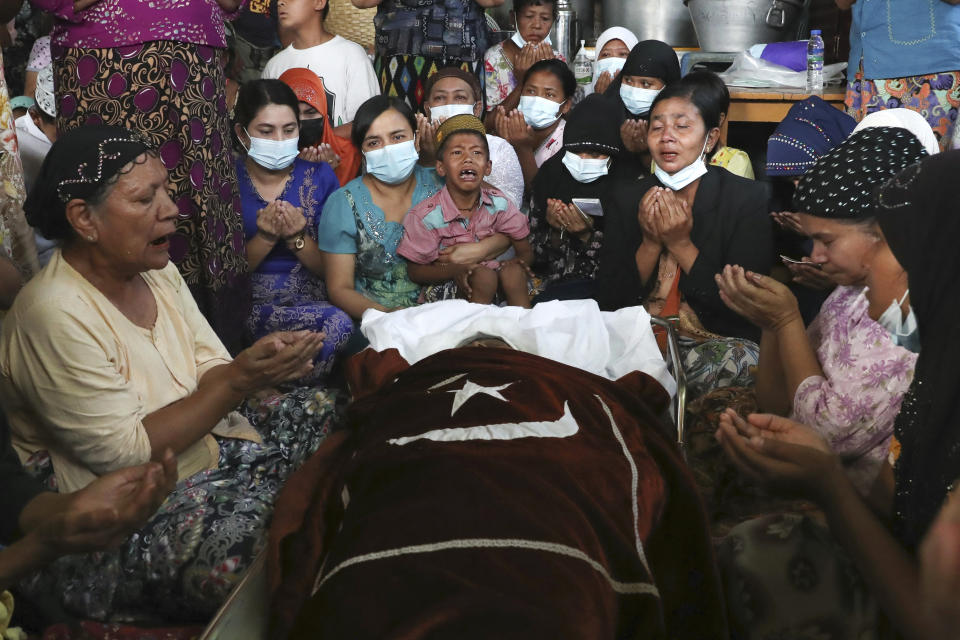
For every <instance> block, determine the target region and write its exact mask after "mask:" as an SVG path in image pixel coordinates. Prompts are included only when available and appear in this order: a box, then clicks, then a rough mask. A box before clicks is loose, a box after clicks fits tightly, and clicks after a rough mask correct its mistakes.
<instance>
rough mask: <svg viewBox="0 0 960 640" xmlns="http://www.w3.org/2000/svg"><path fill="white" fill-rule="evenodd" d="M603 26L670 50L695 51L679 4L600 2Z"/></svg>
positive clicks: (675, 0)
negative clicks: (632, 34)
mask: <svg viewBox="0 0 960 640" xmlns="http://www.w3.org/2000/svg"><path fill="white" fill-rule="evenodd" d="M603 24H604V25H605V26H607V27H626V28H627V29H630V30H631V31H633V33H634V34H636V36H637V37H638V38H640V40H641V41H643V40H662V41H663V42H666V43H667V44H669V45H670V46H671V47H696V46H697V34H696V33H695V32H694V30H693V23H692V22H691V21H690V12H689V11H687V8H686V7H685V6H683V2H681V0H603Z"/></svg>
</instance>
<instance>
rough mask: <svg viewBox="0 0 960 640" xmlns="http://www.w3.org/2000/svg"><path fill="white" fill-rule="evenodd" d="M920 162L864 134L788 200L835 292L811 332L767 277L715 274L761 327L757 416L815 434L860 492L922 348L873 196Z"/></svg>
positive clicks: (880, 135) (894, 133)
mask: <svg viewBox="0 0 960 640" xmlns="http://www.w3.org/2000/svg"><path fill="white" fill-rule="evenodd" d="M926 155H927V152H926V151H925V150H924V149H923V146H922V145H921V144H920V142H919V141H918V140H917V139H916V137H914V136H913V134H911V133H910V132H908V131H906V130H904V129H894V128H886V127H884V128H876V129H869V130H867V131H863V132H860V133H857V134H854V135H853V136H851V137H850V138H848V139H847V140H846V141H844V142H843V143H841V144H840V145H839V146H838V147H837V148H836V149H834V150H833V151H831V152H830V153H828V154H827V155H825V156H823V157H822V158H820V160H818V161H817V163H816V164H815V165H814V166H813V168H812V169H811V170H810V171H809V172H808V173H807V174H806V175H805V176H804V177H803V178H802V179H801V180H800V185H799V187H798V190H797V196H796V199H795V202H796V208H797V209H798V211H799V212H800V213H799V214H798V217H799V218H800V224H801V225H802V227H803V229H804V231H805V232H806V234H807V235H809V236H810V237H811V238H812V239H813V252H812V256H811V259H812V261H813V263H814V264H816V265H819V267H820V268H821V269H822V270H823V271H824V273H826V274H827V275H828V276H829V277H830V278H831V279H832V280H833V281H834V282H836V283H837V284H838V285H839V286H838V287H837V289H836V290H834V292H833V293H832V294H831V295H830V297H828V298H827V300H826V301H825V302H824V303H823V306H822V307H821V309H820V313H819V314H818V315H817V317H816V318H815V319H814V321H813V323H812V324H811V325H810V327H809V328H805V327H804V323H803V319H802V318H801V316H800V313H799V310H798V308H797V301H796V298H794V296H793V294H792V293H790V290H789V289H788V288H787V287H786V286H785V285H783V284H781V283H779V282H777V281H776V280H774V279H773V278H769V277H766V276H762V275H759V274H755V273H751V272H749V271H744V270H743V269H741V268H740V267H737V266H729V265H728V266H727V267H726V268H725V269H724V272H723V274H722V275H719V276H718V277H717V280H718V283H719V285H720V294H721V297H722V298H723V300H724V302H725V303H726V304H727V305H728V306H729V307H730V308H731V309H732V310H734V311H736V312H737V313H739V314H741V315H743V316H744V317H746V318H748V319H749V320H750V321H751V322H753V323H754V324H756V325H757V326H759V327H760V328H761V329H762V334H761V335H762V337H761V339H760V362H759V366H758V370H757V375H756V381H757V383H756V384H757V403H758V405H759V407H760V409H761V410H762V411H766V412H769V413H776V414H778V415H790V416H791V417H792V418H794V419H796V420H799V421H801V422H806V423H807V424H810V425H811V426H813V427H814V428H816V429H818V430H819V432H820V433H821V434H822V435H823V437H824V438H826V439H827V440H828V441H829V442H830V444H831V446H832V447H833V448H834V450H836V451H837V453H839V454H841V455H843V456H844V459H845V462H846V465H847V468H848V470H849V473H850V475H851V479H852V480H853V482H854V483H855V484H856V485H857V487H858V488H859V489H860V491H861V493H863V494H864V495H866V494H868V493H869V492H870V490H871V488H872V486H873V484H874V483H875V482H876V480H877V477H878V473H879V469H880V467H881V465H882V464H883V461H884V460H886V457H887V452H888V451H889V447H890V437H891V435H892V433H893V421H894V418H895V417H896V415H897V411H898V410H899V408H900V400H901V399H902V398H903V394H904V393H905V392H906V390H907V387H908V386H909V384H910V380H911V379H912V376H913V365H914V363H915V361H916V353H915V352H916V350H918V349H919V342H918V338H917V335H916V321H915V320H914V319H913V317H912V315H911V314H910V313H909V312H910V302H909V290H908V288H907V274H906V273H905V272H904V270H903V268H902V267H901V266H900V264H899V263H898V262H897V260H896V259H895V258H894V257H893V254H892V253H891V251H890V247H889V245H888V244H887V243H886V241H885V240H884V238H883V234H882V233H880V232H879V227H878V226H877V220H876V209H875V207H874V205H873V202H872V199H871V198H872V195H871V194H872V191H873V189H874V188H876V187H877V186H879V185H880V184H883V182H884V181H885V180H886V179H887V178H889V177H891V176H892V175H895V174H896V173H897V172H898V171H900V170H901V169H903V168H905V167H907V166H909V165H911V164H913V163H914V162H916V161H917V160H919V159H920V158H922V157H925V156H926Z"/></svg>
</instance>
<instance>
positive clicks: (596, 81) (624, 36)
mask: <svg viewBox="0 0 960 640" xmlns="http://www.w3.org/2000/svg"><path fill="white" fill-rule="evenodd" d="M637 42H639V41H638V40H637V36H635V35H633V32H632V31H630V30H629V29H624V28H623V27H610V28H609V29H607V30H606V31H604V32H603V33H601V34H600V37H599V38H597V46H596V51H597V62H596V64H595V65H594V66H593V80H592V82H591V85H590V88H589V91H590V93H593V92H596V93H603V92H604V91H606V90H607V89H608V88H609V87H610V84H611V83H612V82H613V81H614V80H615V79H616V78H617V75H618V74H619V73H620V70H621V69H623V65H624V63H626V61H627V56H629V55H630V50H631V49H633V48H634V47H635V46H637Z"/></svg>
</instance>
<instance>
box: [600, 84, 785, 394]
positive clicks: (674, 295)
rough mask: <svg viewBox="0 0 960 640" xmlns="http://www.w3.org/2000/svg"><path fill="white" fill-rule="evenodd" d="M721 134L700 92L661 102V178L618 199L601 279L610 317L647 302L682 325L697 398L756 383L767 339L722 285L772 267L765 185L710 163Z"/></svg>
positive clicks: (655, 140) (656, 152) (680, 88)
mask: <svg viewBox="0 0 960 640" xmlns="http://www.w3.org/2000/svg"><path fill="white" fill-rule="evenodd" d="M719 125H720V112H719V107H718V105H717V104H716V103H715V102H714V101H711V100H708V99H707V92H706V91H705V90H704V88H703V85H702V84H701V83H693V82H691V83H687V82H685V81H684V80H680V81H678V82H675V83H673V84H671V85H668V86H667V87H666V88H665V89H663V90H662V91H661V92H660V93H659V94H658V95H657V97H656V98H655V99H654V102H653V106H652V107H651V109H650V131H649V135H648V137H647V141H648V144H649V148H650V154H651V156H652V158H653V160H654V161H655V162H656V164H657V172H656V174H655V175H652V176H647V177H645V178H644V179H643V180H640V181H638V182H637V181H635V182H632V183H628V184H625V185H622V186H621V187H620V188H619V189H618V190H617V193H616V194H615V195H614V197H613V198H612V202H611V204H610V211H609V213H608V214H607V216H606V217H607V233H606V239H605V242H604V247H603V254H602V256H601V259H600V275H599V277H598V280H599V283H600V301H601V305H602V306H604V307H606V308H610V309H617V308H620V307H626V306H632V305H635V304H639V303H641V302H643V303H644V304H645V305H646V306H647V308H648V310H649V311H650V312H651V313H652V314H653V315H661V314H662V315H670V316H673V315H679V316H680V317H681V318H682V319H683V322H682V325H683V326H684V327H685V329H686V330H685V331H684V334H685V335H686V338H687V340H686V341H685V345H684V346H685V349H686V351H687V355H688V356H689V358H688V362H687V367H688V382H689V383H692V385H691V387H692V389H691V390H692V391H693V395H696V394H697V393H702V392H704V391H706V390H708V389H710V388H713V387H717V386H728V385H730V384H733V383H736V384H743V383H746V382H749V368H750V366H752V365H755V364H756V362H757V354H758V347H757V345H756V343H755V342H753V341H755V340H757V339H758V338H759V337H760V332H759V331H758V330H757V328H756V327H755V326H753V325H752V324H751V323H750V322H748V321H746V320H744V319H743V318H742V317H740V316H739V315H738V314H736V313H734V312H732V311H730V309H728V308H727V307H726V305H724V303H723V301H722V300H721V299H720V292H719V289H718V288H717V284H716V282H715V281H714V275H715V274H716V273H718V272H719V271H720V270H721V269H722V268H723V266H724V265H726V264H743V265H745V266H746V267H747V268H748V269H750V270H751V271H754V272H756V273H763V274H766V273H767V272H769V270H770V267H771V265H772V262H773V260H772V258H773V229H772V225H771V222H770V218H769V216H768V215H767V200H768V198H769V195H768V189H767V187H766V185H764V184H761V183H758V182H755V181H753V180H747V179H745V178H741V177H739V176H735V175H733V174H732V173H730V172H729V171H727V170H726V169H722V168H720V167H714V166H710V167H708V166H707V165H706V163H705V162H704V158H705V157H706V156H707V155H708V154H709V152H710V151H711V150H712V149H713V147H714V145H716V144H717V140H718V138H719V136H720V129H719ZM727 338H732V339H731V340H727ZM704 345H705V346H704ZM704 351H709V352H710V353H712V354H717V353H725V354H730V356H731V357H732V358H733V360H732V361H728V362H726V364H724V365H722V366H719V367H712V366H707V363H717V362H718V361H721V360H722V359H721V358H716V357H711V358H706V357H704V358H700V357H699V356H698V353H702V352H704ZM718 376H719V377H718Z"/></svg>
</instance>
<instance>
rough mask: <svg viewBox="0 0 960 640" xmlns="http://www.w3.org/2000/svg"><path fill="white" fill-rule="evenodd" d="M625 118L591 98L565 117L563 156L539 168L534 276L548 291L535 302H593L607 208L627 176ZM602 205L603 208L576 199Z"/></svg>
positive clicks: (609, 103)
mask: <svg viewBox="0 0 960 640" xmlns="http://www.w3.org/2000/svg"><path fill="white" fill-rule="evenodd" d="M622 119H623V115H622V113H621V110H620V108H619V106H618V105H617V103H616V102H614V101H613V100H612V99H610V98H607V97H605V96H603V95H599V94H591V95H589V96H587V97H586V98H585V99H584V100H583V101H582V102H580V104H578V105H577V106H576V107H574V109H573V110H572V111H571V112H570V114H569V115H568V116H567V126H566V129H565V130H564V134H563V152H562V153H558V154H557V155H555V156H553V157H552V158H550V159H549V160H547V161H546V162H545V163H543V166H542V167H540V171H538V172H537V176H536V177H535V178H534V180H533V208H532V209H531V212H530V233H531V235H530V243H531V244H532V245H533V251H534V263H533V271H534V272H535V273H536V274H537V275H538V276H540V277H542V278H543V281H544V285H545V287H546V288H545V289H544V291H543V293H541V294H540V295H539V296H538V297H537V298H536V300H535V302H543V301H546V300H571V299H582V298H592V297H593V296H594V294H595V293H596V292H595V286H596V285H595V278H596V276H597V270H598V268H599V260H600V248H601V247H602V246H603V229H604V215H603V204H604V202H606V201H607V199H608V198H609V197H610V196H611V195H612V193H613V191H614V190H615V188H616V184H617V182H618V180H619V179H621V178H622V177H623V175H624V174H623V172H622V170H621V169H620V163H619V156H620V154H621V152H622V151H623V148H622V146H621V144H620V137H619V135H618V134H617V131H618V126H619V123H620V121H621V120H622ZM581 198H586V199H588V200H599V203H598V204H599V207H594V208H589V205H588V203H584V202H581V203H580V206H579V207H578V206H577V203H575V202H574V199H581Z"/></svg>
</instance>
